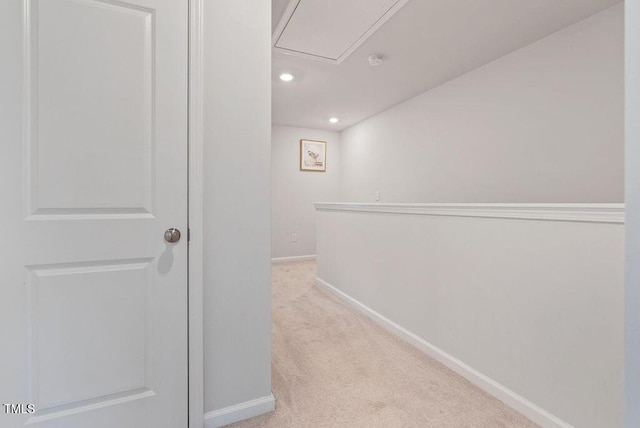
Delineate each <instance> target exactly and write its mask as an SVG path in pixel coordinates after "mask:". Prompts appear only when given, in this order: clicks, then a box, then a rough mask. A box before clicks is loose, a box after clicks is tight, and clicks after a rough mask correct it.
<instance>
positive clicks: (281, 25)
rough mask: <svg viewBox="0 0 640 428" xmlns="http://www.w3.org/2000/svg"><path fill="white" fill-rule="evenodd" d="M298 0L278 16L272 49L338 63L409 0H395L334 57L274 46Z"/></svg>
mask: <svg viewBox="0 0 640 428" xmlns="http://www.w3.org/2000/svg"><path fill="white" fill-rule="evenodd" d="M300 1H301V0H291V1H289V4H288V5H287V7H286V8H285V10H284V12H283V13H282V17H281V18H280V21H278V25H277V26H276V28H275V30H274V31H273V34H272V36H271V46H272V47H273V50H274V51H275V52H281V53H284V54H287V55H292V56H297V57H301V58H306V59H313V60H316V61H322V62H328V63H331V64H340V63H341V62H342V61H344V60H345V59H347V58H348V57H349V55H351V54H352V53H353V52H354V51H355V50H356V49H358V47H359V46H360V45H361V44H363V43H364V42H365V41H366V40H367V39H368V38H369V37H371V36H372V35H373V33H375V32H376V31H378V29H379V28H380V27H382V26H383V25H384V23H385V22H387V21H388V20H389V19H390V18H391V17H392V16H393V15H395V14H396V12H398V11H399V10H400V9H401V8H402V6H404V5H405V4H407V2H408V1H409V0H397V1H396V3H395V4H394V5H393V6H391V7H390V8H389V10H387V11H386V12H385V13H384V15H382V16H381V17H380V18H379V19H378V20H377V21H376V22H375V23H374V24H373V25H372V26H371V27H369V29H367V31H365V32H364V33H362V34H361V35H360V37H358V38H357V39H356V41H355V42H353V44H352V45H351V46H349V48H348V49H347V50H346V51H344V52H342V54H340V56H339V57H338V58H336V59H333V58H327V57H324V56H319V55H314V54H310V53H306V52H299V51H295V50H291V49H286V48H282V47H279V46H276V44H277V43H278V41H279V40H280V36H282V33H283V32H284V30H285V28H286V27H287V24H288V23H289V21H290V20H291V17H292V16H293V14H294V12H295V11H296V8H297V7H298V4H299V3H300Z"/></svg>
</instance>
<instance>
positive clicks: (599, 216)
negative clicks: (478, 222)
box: [314, 202, 624, 224]
mask: <svg viewBox="0 0 640 428" xmlns="http://www.w3.org/2000/svg"><path fill="white" fill-rule="evenodd" d="M314 205H315V207H316V210H318V211H343V212H350V211H352V212H368V213H380V214H400V215H428V216H454V217H488V218H508V219H521V220H548V221H573V222H587V223H620V224H623V223H624V204H622V203H594V204H583V203H572V204H561V203H549V204H546V203H535V204H534V203H425V204H417V203H384V204H381V203H354V202H317V203H315V204H314Z"/></svg>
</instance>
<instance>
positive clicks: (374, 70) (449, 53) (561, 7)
mask: <svg viewBox="0 0 640 428" xmlns="http://www.w3.org/2000/svg"><path fill="white" fill-rule="evenodd" d="M302 1H310V0H302ZM314 1H318V0H314ZM619 2H620V0H562V1H559V0H482V1H478V0H456V1H452V0H410V1H409V3H408V4H407V5H406V6H404V7H403V8H402V9H401V10H400V11H399V12H398V13H397V14H396V15H394V16H393V17H392V18H391V19H390V20H389V21H387V22H386V23H385V24H384V25H383V26H382V27H381V28H380V29H379V30H378V31H377V32H376V33H375V34H373V36H371V37H370V38H369V39H368V40H367V41H365V42H364V43H363V44H362V45H361V46H360V47H359V48H358V49H357V50H356V51H355V52H354V53H353V54H352V55H351V56H350V57H349V58H347V59H346V60H345V61H344V62H343V63H342V64H339V65H335V64H328V63H323V62H319V61H314V60H310V59H304V58H298V57H294V56H291V55H286V54H282V53H277V52H274V53H273V63H272V64H273V65H272V72H273V73H272V74H273V76H272V92H273V98H272V99H273V101H272V103H273V111H272V117H273V123H274V124H276V125H289V126H301V127H307V128H320V129H333V130H342V129H344V128H347V127H349V126H351V125H354V124H356V123H358V122H360V121H362V120H364V119H366V118H368V117H370V116H373V115H375V114H377V113H379V112H381V111H384V110H386V109H388V108H389V107H392V106H394V105H396V104H398V103H401V102H403V101H405V100H407V99H409V98H412V97H414V96H416V95H418V94H420V93H422V92H424V91H426V90H428V89H431V88H434V87H436V86H438V85H440V84H442V83H444V82H446V81H448V80H451V79H453V78H455V77H457V76H460V75H462V74H464V73H466V72H468V71H471V70H473V69H474V68H477V67H480V66H482V65H484V64H487V63H489V62H491V61H493V60H494V59H497V58H499V57H501V56H503V55H505V54H507V53H509V52H512V51H514V50H517V49H519V48H521V47H523V46H525V45H527V44H529V43H532V42H534V41H536V40H539V39H541V38H543V37H545V36H547V35H549V34H551V33H553V32H555V31H558V30H560V29H561V28H564V27H566V26H568V25H571V24H573V23H575V22H578V21H580V20H582V19H584V18H586V17H588V16H590V15H592V14H594V13H596V12H599V11H601V10H603V9H606V8H608V7H610V6H613V5H614V4H617V3H619ZM287 4H288V0H273V19H272V24H273V28H275V26H276V25H277V24H278V21H279V20H280V17H281V16H282V13H283V12H284V9H285V8H286V6H287ZM374 53H375V54H380V55H382V56H383V57H384V58H385V62H384V63H383V64H382V65H380V66H377V67H372V66H370V65H369V63H368V61H367V57H368V56H369V55H371V54H374ZM282 72H290V73H292V74H294V75H295V79H294V80H293V81H292V82H289V83H285V82H282V81H280V80H279V78H278V76H279V75H280V73H282ZM333 116H335V117H338V118H339V119H340V121H339V122H338V123H337V124H330V123H329V122H328V119H329V118H330V117H333Z"/></svg>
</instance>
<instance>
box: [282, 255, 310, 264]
mask: <svg viewBox="0 0 640 428" xmlns="http://www.w3.org/2000/svg"><path fill="white" fill-rule="evenodd" d="M315 259H316V255H315V254H309V255H308V256H292V257H275V258H273V259H271V263H286V262H294V261H301V260H315Z"/></svg>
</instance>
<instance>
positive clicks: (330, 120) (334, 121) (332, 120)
mask: <svg viewBox="0 0 640 428" xmlns="http://www.w3.org/2000/svg"><path fill="white" fill-rule="evenodd" d="M329 122H331V123H338V118H337V117H332V118H331V119H329Z"/></svg>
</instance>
